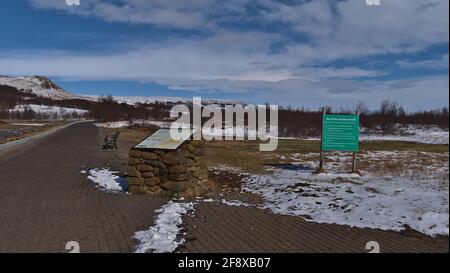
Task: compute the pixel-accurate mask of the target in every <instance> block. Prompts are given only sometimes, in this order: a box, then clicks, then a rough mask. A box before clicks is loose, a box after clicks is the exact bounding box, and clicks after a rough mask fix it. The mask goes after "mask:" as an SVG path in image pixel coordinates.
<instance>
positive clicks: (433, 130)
mask: <svg viewBox="0 0 450 273" xmlns="http://www.w3.org/2000/svg"><path fill="white" fill-rule="evenodd" d="M360 140H361V141H406V142H416V143H423V144H449V131H448V130H443V129H441V128H439V127H434V126H432V127H427V128H426V127H420V126H415V125H408V126H405V127H400V128H399V129H398V134H381V133H377V132H370V131H366V130H364V129H362V130H361V135H360Z"/></svg>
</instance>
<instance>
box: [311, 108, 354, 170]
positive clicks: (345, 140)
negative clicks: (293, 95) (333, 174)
mask: <svg viewBox="0 0 450 273" xmlns="http://www.w3.org/2000/svg"><path fill="white" fill-rule="evenodd" d="M320 142H321V144H320V164H319V171H323V161H324V152H326V151H342V152H352V153H353V161H352V172H354V171H355V169H356V153H357V152H358V151H359V113H358V114H356V115H334V114H329V115H328V114H326V112H325V111H324V112H323V115H322V136H321V141H320Z"/></svg>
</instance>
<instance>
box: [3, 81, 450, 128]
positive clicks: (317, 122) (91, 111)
mask: <svg viewBox="0 0 450 273" xmlns="http://www.w3.org/2000/svg"><path fill="white" fill-rule="evenodd" d="M30 104H36V105H48V106H59V107H64V108H75V109H81V110H85V113H79V112H66V113H65V112H64V111H61V112H58V113H52V114H45V113H38V112H35V111H33V110H32V109H31V108H26V107H25V108H24V109H21V110H19V111H18V110H11V109H14V108H15V107H16V106H17V105H30ZM175 104H178V103H176V102H171V103H170V102H169V103H163V102H153V103H137V104H134V105H130V104H127V103H123V102H122V103H121V102H118V101H116V100H115V99H114V97H113V96H111V95H108V96H100V97H99V98H98V99H97V100H95V101H94V100H83V99H71V100H52V99H49V98H43V97H38V96H36V95H35V94H32V93H26V92H23V91H20V90H17V89H16V88H13V87H9V86H2V85H0V118H1V119H52V118H54V119H56V118H92V119H96V120H98V121H102V122H104V121H123V120H126V121H129V122H130V124H132V123H133V121H134V120H137V119H141V120H158V121H162V120H168V119H169V117H170V109H171V108H172V107H173V105H175ZM187 106H188V107H189V108H192V104H189V103H188V104H187ZM218 107H220V108H221V109H222V111H223V107H224V105H218ZM325 110H326V112H327V113H330V114H331V113H333V114H354V113H356V112H359V113H360V121H361V126H362V127H365V128H368V129H376V130H380V131H382V132H386V133H389V132H392V131H393V130H395V127H396V126H397V125H398V124H400V125H409V124H413V125H419V126H439V127H441V128H444V129H448V127H449V111H448V108H447V107H444V108H440V109H431V110H426V111H416V112H408V111H407V110H406V109H404V108H403V107H402V106H401V105H400V104H398V103H397V102H394V101H389V100H386V101H383V102H382V103H381V104H380V106H379V108H378V109H376V110H371V109H370V108H369V107H367V105H366V104H365V103H363V102H359V103H358V104H357V105H355V107H354V108H353V109H333V108H331V107H325ZM191 113H192V111H191ZM222 116H223V117H224V116H225V115H224V114H223V115H222ZM278 116H279V118H278V125H279V134H280V136H284V137H315V136H319V135H320V130H321V120H322V117H321V116H322V110H316V111H311V110H308V109H305V108H292V107H280V108H279V111H278ZM191 120H192V118H191ZM206 120H207V119H206V118H204V119H203V121H206Z"/></svg>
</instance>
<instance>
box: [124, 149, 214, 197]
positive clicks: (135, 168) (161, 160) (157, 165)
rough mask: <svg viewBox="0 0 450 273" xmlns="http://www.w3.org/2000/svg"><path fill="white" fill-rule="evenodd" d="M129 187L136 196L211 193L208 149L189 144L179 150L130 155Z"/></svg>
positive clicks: (135, 151)
mask: <svg viewBox="0 0 450 273" xmlns="http://www.w3.org/2000/svg"><path fill="white" fill-rule="evenodd" d="M127 181H128V188H129V192H130V193H133V194H145V195H152V196H166V197H194V196H200V195H203V194H205V193H206V192H208V191H210V190H211V188H210V185H209V183H208V170H207V165H206V157H205V147H204V143H203V142H202V141H187V142H185V143H183V144H182V145H181V146H180V147H179V148H178V149H177V150H140V149H134V148H132V149H131V150H130V152H129V170H128V179H127Z"/></svg>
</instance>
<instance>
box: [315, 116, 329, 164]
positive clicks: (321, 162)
mask: <svg viewBox="0 0 450 273" xmlns="http://www.w3.org/2000/svg"><path fill="white" fill-rule="evenodd" d="M326 113H327V110H326V108H325V107H323V108H322V125H321V130H320V161H319V169H318V170H317V172H323V171H324V166H323V163H324V157H325V155H324V151H323V150H322V146H323V145H322V144H323V119H324V116H325V115H326Z"/></svg>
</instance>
